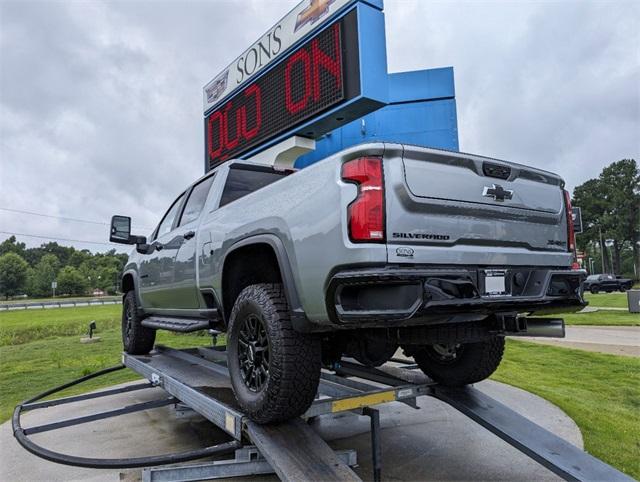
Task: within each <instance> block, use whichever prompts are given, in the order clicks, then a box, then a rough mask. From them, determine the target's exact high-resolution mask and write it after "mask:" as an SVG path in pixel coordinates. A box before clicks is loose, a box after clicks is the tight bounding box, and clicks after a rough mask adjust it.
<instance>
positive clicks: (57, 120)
mask: <svg viewBox="0 0 640 482" xmlns="http://www.w3.org/2000/svg"><path fill="white" fill-rule="evenodd" d="M296 3H297V2H295V1H269V2H265V1H260V0H254V1H251V2H244V1H242V2H240V1H239V2H224V1H216V2H201V1H195V0H193V1H181V2H177V1H176V2H167V1H165V2H147V1H138V2H109V3H107V2H98V1H96V2H22V1H4V2H1V3H0V49H1V53H0V207H11V208H18V209H25V210H31V211H38V212H44V213H47V214H54V215H56V214H57V215H62V216H68V217H77V218H83V219H94V220H99V221H104V222H108V220H109V218H110V216H111V215H112V214H115V213H119V214H128V215H131V216H132V217H133V219H134V227H135V226H154V225H155V224H156V223H157V222H158V220H159V218H160V216H161V215H162V214H163V212H164V211H165V210H166V209H167V207H168V206H169V204H170V203H171V201H172V200H173V199H174V198H175V197H176V196H177V195H178V194H179V193H180V191H181V189H183V188H184V187H185V186H187V185H188V184H189V183H190V182H192V181H193V180H194V179H196V178H197V177H199V176H200V175H201V174H202V172H203V154H202V152H203V123H202V94H201V93H202V86H203V85H204V84H205V83H206V82H207V81H208V80H210V79H211V78H213V76H214V75H215V74H217V73H218V72H219V71H220V70H222V69H223V68H224V67H225V66H226V65H227V64H228V63H229V62H230V61H232V60H233V58H234V57H235V56H236V55H238V54H239V53H240V52H241V50H242V49H243V48H245V47H246V46H248V45H249V44H251V43H252V42H253V41H254V40H255V39H257V38H258V37H259V35H260V34H261V33H263V32H264V31H266V30H267V29H268V28H269V27H270V26H271V25H272V24H274V23H275V22H276V21H277V20H278V19H279V18H280V17H282V15H284V14H285V13H286V12H287V11H288V10H289V9H290V8H292V7H293V6H294V5H295V4H296ZM385 10H386V28H387V41H388V58H389V67H390V71H400V70H413V69H423V68H430V67H439V66H446V65H453V66H454V68H455V75H456V92H457V99H458V121H459V130H460V140H461V143H460V145H461V148H462V150H464V151H469V152H477V153H479V154H485V155H489V156H494V157H500V158H505V159H511V160H514V161H517V162H522V163H525V164H532V165H535V166H538V167H541V168H544V169H549V170H553V171H556V172H558V173H560V174H561V175H563V176H564V177H565V178H566V179H567V181H568V185H569V186H570V187H573V186H575V185H577V184H579V183H581V182H583V181H585V180H586V179H588V178H590V177H594V176H596V175H597V174H598V173H599V171H600V170H601V169H602V167H603V166H605V165H606V164H608V163H609V162H611V161H614V160H617V159H620V158H623V157H635V158H638V157H640V156H639V155H638V154H639V151H640V146H639V145H638V135H637V132H638V131H639V130H640V100H639V99H640V92H639V90H638V89H639V87H638V86H640V66H639V48H640V47H639V46H640V33H639V31H638V29H637V28H636V26H637V24H638V21H639V20H640V4H638V3H637V2H615V3H613V2H577V1H572V2H502V1H500V2H486V1H482V2H476V1H473V2H472V1H465V2H455V3H453V2H437V1H436V2H423V1H409V0H396V1H392V0H387V1H386V2H385ZM0 225H1V227H0V230H2V231H14V232H21V233H33V234H46V235H52V236H56V237H62V238H73V239H85V240H92V241H105V242H106V240H107V229H106V226H105V227H104V228H103V227H100V226H95V225H88V224H80V223H72V222H67V221H61V220H54V219H48V218H39V217H32V216H26V215H18V214H15V213H7V212H2V211H0ZM139 231H140V229H139ZM24 240H25V241H28V242H29V244H30V245H34V244H40V240H31V241H29V240H28V239H26V238H25V239H24ZM79 246H81V247H88V248H93V249H95V248H96V247H95V246H89V245H84V246H82V245H79ZM105 248H106V246H105Z"/></svg>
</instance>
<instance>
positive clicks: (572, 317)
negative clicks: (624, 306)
mask: <svg viewBox="0 0 640 482" xmlns="http://www.w3.org/2000/svg"><path fill="white" fill-rule="evenodd" d="M560 317H561V318H564V321H565V323H566V324H567V325H603V326H604V325H608V326H640V313H629V312H625V311H603V310H600V311H595V312H592V313H567V314H563V315H560Z"/></svg>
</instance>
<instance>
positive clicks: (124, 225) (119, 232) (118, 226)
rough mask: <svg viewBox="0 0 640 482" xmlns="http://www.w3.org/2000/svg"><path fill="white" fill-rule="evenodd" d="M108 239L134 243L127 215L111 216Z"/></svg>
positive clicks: (116, 241) (121, 242)
mask: <svg viewBox="0 0 640 482" xmlns="http://www.w3.org/2000/svg"><path fill="white" fill-rule="evenodd" d="M109 241H111V242H112V243H120V244H135V242H136V241H135V238H134V239H132V237H131V218H130V217H128V216H113V217H112V218H111V234H110V235H109Z"/></svg>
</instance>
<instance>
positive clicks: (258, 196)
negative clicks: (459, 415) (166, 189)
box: [110, 143, 585, 423]
mask: <svg viewBox="0 0 640 482" xmlns="http://www.w3.org/2000/svg"><path fill="white" fill-rule="evenodd" d="M563 187H564V183H563V181H562V179H561V178H560V177H558V176H557V175H555V174H552V173H549V172H546V171H542V170H539V169H535V168H531V167H526V166H523V165H519V164H513V163H509V162H505V161H499V160H495V159H490V158H485V157H479V156H475V155H470V154H462V153H457V152H448V151H440V150H435V149H427V148H422V147H415V146H408V145H398V144H383V143H377V144H363V145H359V146H355V147H352V148H349V149H347V150H344V151H342V152H340V153H338V154H335V155H333V156H331V157H328V158H327V159H325V160H323V161H321V162H318V163H316V164H314V165H312V166H310V167H307V168H305V169H302V170H299V171H293V170H278V169H277V168H274V167H273V166H266V165H259V164H255V163H251V162H248V161H228V162H225V163H224V164H221V165H220V166H218V167H217V168H215V169H214V170H212V171H211V172H208V173H207V174H206V175H205V176H204V177H202V178H201V179H199V180H198V181H196V182H195V183H194V184H193V185H191V186H189V187H188V188H187V189H185V190H184V191H183V192H182V193H181V194H180V195H179V196H178V197H177V198H176V200H175V201H174V202H173V204H172V205H171V206H170V207H169V209H168V211H167V212H166V214H165V215H164V217H163V218H162V220H161V221H160V223H159V225H158V227H157V228H156V229H155V231H154V232H153V233H152V234H151V236H150V237H149V238H148V239H147V238H145V237H143V236H135V235H132V234H131V232H130V231H131V229H130V226H131V220H130V218H128V217H125V216H114V217H113V219H112V225H111V236H110V239H111V241H114V242H120V243H125V244H135V245H136V247H135V250H134V251H133V252H132V254H131V256H130V258H129V261H128V263H127V265H126V268H125V270H124V273H123V277H122V291H123V293H124V303H123V317H122V335H123V343H124V348H125V350H126V351H127V352H128V353H132V354H145V353H148V352H149V351H150V350H152V348H153V345H154V341H155V333H156V330H157V329H165V330H172V331H179V332H190V331H195V330H205V329H211V330H218V331H226V333H227V353H228V366H229V371H230V374H231V382H232V385H233V388H234V392H235V395H236V398H237V400H238V403H239V405H240V406H241V407H242V408H243V409H244V410H245V411H246V412H247V413H248V414H249V415H250V416H251V417H252V418H253V419H254V420H256V421H258V422H260V423H269V422H277V421H282V420H286V419H289V418H291V417H295V416H297V415H300V414H301V413H303V412H304V411H305V410H306V409H307V408H308V406H309V405H310V404H311V402H312V401H313V399H314V396H315V394H316V390H317V386H318V381H319V377H320V370H321V368H322V367H323V366H324V367H325V368H327V369H331V367H332V366H335V364H336V363H339V362H340V360H341V358H342V357H343V356H347V357H352V358H355V359H357V360H358V361H359V362H361V363H363V364H366V365H368V366H379V365H381V364H383V363H385V362H386V361H388V360H389V359H390V358H391V357H392V356H393V354H394V353H395V352H396V351H397V349H398V348H402V349H403V350H404V353H405V354H406V355H407V356H410V357H413V358H414V359H415V361H416V363H417V364H418V365H419V367H420V368H421V369H422V371H424V373H426V374H427V375H429V376H430V377H431V378H433V379H434V380H436V381H438V382H439V383H442V384H446V385H453V386H460V385H465V384H470V383H474V382H477V381H480V380H483V379H485V378H487V377H488V376H489V375H491V373H493V371H494V370H495V369H496V368H497V367H498V365H499V363H500V360H501V358H502V354H503V351H504V337H505V335H517V334H526V335H530V336H563V334H564V323H563V321H562V320H561V319H557V318H534V317H532V316H531V315H533V314H534V313H535V314H540V313H544V314H554V313H561V312H571V311H576V310H579V309H581V308H582V307H583V306H584V305H585V302H584V300H583V297H582V281H583V279H584V272H583V271H572V270H571V269H570V267H571V264H572V259H573V251H574V246H573V232H572V229H573V227H572V221H571V215H569V216H567V213H571V209H570V205H569V197H568V195H567V193H566V191H564V190H563Z"/></svg>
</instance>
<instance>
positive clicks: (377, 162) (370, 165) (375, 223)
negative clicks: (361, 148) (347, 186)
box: [342, 157, 385, 243]
mask: <svg viewBox="0 0 640 482" xmlns="http://www.w3.org/2000/svg"><path fill="white" fill-rule="evenodd" d="M342 180H344V181H347V182H353V183H355V184H357V185H358V197H356V199H355V200H354V201H353V202H352V203H351V204H349V207H348V211H347V217H348V222H349V237H350V238H351V241H354V242H361V243H362V242H367V243H384V241H385V227H384V175H383V172H382V158H380V157H360V158H358V159H353V160H352V161H348V162H345V163H344V164H343V166H342Z"/></svg>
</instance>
